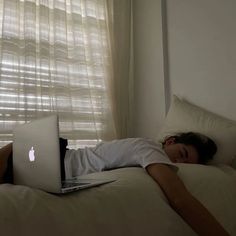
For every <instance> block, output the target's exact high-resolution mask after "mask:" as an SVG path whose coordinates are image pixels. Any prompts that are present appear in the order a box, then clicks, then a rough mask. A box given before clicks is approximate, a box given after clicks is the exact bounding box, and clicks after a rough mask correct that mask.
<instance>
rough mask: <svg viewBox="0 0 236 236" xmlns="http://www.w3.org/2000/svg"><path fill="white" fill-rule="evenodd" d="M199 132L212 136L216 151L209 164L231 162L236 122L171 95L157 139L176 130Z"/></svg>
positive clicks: (234, 154)
mask: <svg viewBox="0 0 236 236" xmlns="http://www.w3.org/2000/svg"><path fill="white" fill-rule="evenodd" d="M188 131H193V132H199V133H202V134H205V135H207V136H208V137H210V138H212V139H213V140H214V141H215V143H216V145H217V148H218V151H217V153H216V155H215V157H214V159H213V160H212V161H210V162H209V164H232V162H233V160H234V158H236V122H235V121H231V120H229V119H226V118H223V117H221V116H218V115H216V114H213V113H212V112H209V111H207V110H204V109H202V108H200V107H198V106H195V105H193V104H191V103H189V102H187V101H185V100H181V99H179V98H178V97H177V96H175V95H174V96H173V99H172V104H171V107H170V110H169V112H168V114H167V117H166V120H165V124H164V127H163V128H162V130H161V132H160V134H159V136H158V139H159V141H162V140H163V139H164V138H165V137H166V136H169V135H173V134H175V133H177V132H188Z"/></svg>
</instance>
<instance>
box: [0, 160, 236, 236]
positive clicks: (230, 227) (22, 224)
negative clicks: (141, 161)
mask: <svg viewBox="0 0 236 236" xmlns="http://www.w3.org/2000/svg"><path fill="white" fill-rule="evenodd" d="M178 166H179V171H178V175H179V176H180V178H181V179H182V180H183V181H184V183H185V185H186V186H187V188H188V189H189V190H190V192H191V193H192V194H193V195H194V196H195V197H196V198H197V199H199V201H201V202H202V203H203V204H204V205H205V206H206V207H207V208H208V209H209V211H210V212H211V213H212V214H213V215H214V216H215V217H216V218H217V219H218V221H219V222H221V224H222V225H223V226H224V227H225V228H226V230H227V231H228V232H229V233H230V235H236V221H235V219H236V171H235V170H234V169H233V168H231V167H229V166H217V167H216V166H203V165H190V164H178ZM90 176H92V177H94V178H112V179H113V178H116V179H117V180H116V181H115V182H112V183H108V184H104V185H101V186H97V187H93V188H90V189H85V190H81V191H77V192H73V193H69V194H66V195H55V194H50V193H46V192H44V191H42V190H38V189H33V188H29V187H27V186H19V185H18V186H17V185H11V184H2V185H0V212H1V213H0V229H1V231H0V232H1V235H4V236H14V235H17V236H21V235H22V236H23V235H24V236H28V235H30V236H42V235H44V236H47V235H50V236H53V235H57V236H60V235H61V236H67V235H69V236H74V235H76V236H78V235H82V236H95V235H96V236H98V235H109V236H110V235H111V236H121V235H124V236H125V235H127V236H132V235H135V236H139V235H140V236H143V235H148V236H152V235H153V236H154V235H155V236H156V235H159V236H160V235H164V236H168V235H170V236H173V235H174V236H185V235H186V236H191V235H196V234H195V233H194V231H193V230H192V229H191V228H190V227H189V226H188V225H187V224H186V223H185V222H184V220H183V219H182V218H181V217H180V216H179V215H178V214H177V213H176V212H175V211H174V210H173V209H172V208H171V207H170V205H169V203H168V200H167V199H166V197H165V195H164V194H163V192H162V191H161V189H160V188H159V186H158V185H157V184H156V183H155V182H154V180H153V179H152V178H151V177H150V176H149V175H148V174H147V172H146V171H145V170H144V169H142V168H137V167H132V168H121V169H116V170H110V171H105V172H100V173H94V174H91V175H90Z"/></svg>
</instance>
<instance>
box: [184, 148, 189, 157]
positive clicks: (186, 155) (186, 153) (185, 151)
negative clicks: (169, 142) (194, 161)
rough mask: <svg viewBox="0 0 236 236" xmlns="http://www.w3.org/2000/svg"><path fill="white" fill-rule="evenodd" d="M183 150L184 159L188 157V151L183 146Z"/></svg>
mask: <svg viewBox="0 0 236 236" xmlns="http://www.w3.org/2000/svg"><path fill="white" fill-rule="evenodd" d="M183 150H184V157H185V158H186V159H188V151H187V149H186V148H183Z"/></svg>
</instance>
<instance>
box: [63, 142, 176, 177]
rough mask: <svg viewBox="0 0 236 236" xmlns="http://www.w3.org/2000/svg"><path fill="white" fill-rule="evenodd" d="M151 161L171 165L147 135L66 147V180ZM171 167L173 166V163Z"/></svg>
mask: <svg viewBox="0 0 236 236" xmlns="http://www.w3.org/2000/svg"><path fill="white" fill-rule="evenodd" d="M153 163H163V164H167V165H172V166H175V165H174V163H172V162H171V161H170V159H169V158H168V156H167V155H166V153H165V152H164V150H163V148H162V145H161V144H160V143H156V142H154V141H152V140H151V139H147V138H127V139H120V140H113V141H110V142H101V143H99V144H97V146H95V147H92V148H91V147H86V148H84V149H78V150H73V149H71V150H67V151H66V155H65V173H66V178H67V179H68V178H72V177H74V176H79V175H84V174H89V173H93V172H100V171H103V170H109V169H115V168H120V167H135V166H140V167H143V168H146V167H147V166H148V165H150V164H153ZM175 168H176V169H177V167H176V166H175Z"/></svg>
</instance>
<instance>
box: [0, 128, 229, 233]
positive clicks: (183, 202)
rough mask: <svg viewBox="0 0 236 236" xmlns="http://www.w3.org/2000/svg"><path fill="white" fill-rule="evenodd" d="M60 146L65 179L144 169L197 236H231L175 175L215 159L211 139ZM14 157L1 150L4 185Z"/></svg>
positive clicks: (191, 136)
mask: <svg viewBox="0 0 236 236" xmlns="http://www.w3.org/2000/svg"><path fill="white" fill-rule="evenodd" d="M60 143H61V153H63V155H62V158H63V159H64V161H63V162H64V165H65V168H64V171H65V177H66V178H71V177H74V176H78V175H83V174H89V173H92V172H98V171H104V170H107V169H115V168H120V167H130V166H141V167H143V168H145V169H146V171H147V173H148V174H149V175H150V176H151V177H152V178H153V179H154V180H155V181H156V182H157V184H159V186H160V187H161V189H162V190H163V192H164V194H165V195H166V197H167V199H168V200H169V203H170V205H171V206H172V208H173V209H174V210H175V211H176V212H177V213H178V214H179V215H180V216H181V217H182V218H183V219H184V220H185V221H186V222H187V223H188V224H189V225H190V226H191V227H192V228H193V230H194V231H195V232H196V233H197V234H198V235H229V234H228V233H227V232H226V231H225V230H224V229H223V227H222V226H221V225H220V224H219V223H218V222H217V220H216V219H215V218H214V217H213V216H212V215H211V214H210V213H209V212H208V210H207V209H206V208H205V207H204V206H203V205H202V204H201V203H200V202H199V201H198V200H197V199H195V198H194V197H193V196H192V195H191V193H190V192H189V191H188V190H187V189H186V187H185V185H184V184H183V182H182V181H181V179H180V178H179V177H178V175H177V174H176V172H177V170H178V167H177V166H175V163H189V164H191V163H192V164H197V163H199V164H205V163H206V162H207V161H208V160H209V159H212V158H213V156H214V154H215V153H216V150H217V148H216V145H215V143H214V142H213V141H212V140H211V139H210V138H208V137H206V136H204V135H201V134H197V133H193V132H188V133H180V134H177V135H175V136H171V137H168V138H166V139H165V140H164V142H163V143H162V144H160V143H155V142H154V141H152V140H150V139H145V138H128V139H121V140H114V141H111V142H101V143H99V144H98V145H97V146H96V147H93V148H91V147H90V148H88V147H87V148H84V149H78V150H69V149H66V146H67V142H65V141H64V142H63V140H60ZM11 153H12V145H11V144H9V145H7V146H5V147H3V148H2V149H0V181H1V182H4V180H6V179H11V177H12V176H9V175H11V174H10V173H11V172H12V171H11V166H10V165H9V163H11ZM64 154H65V155H64ZM9 157H10V158H9ZM9 169H10V171H9Z"/></svg>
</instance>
